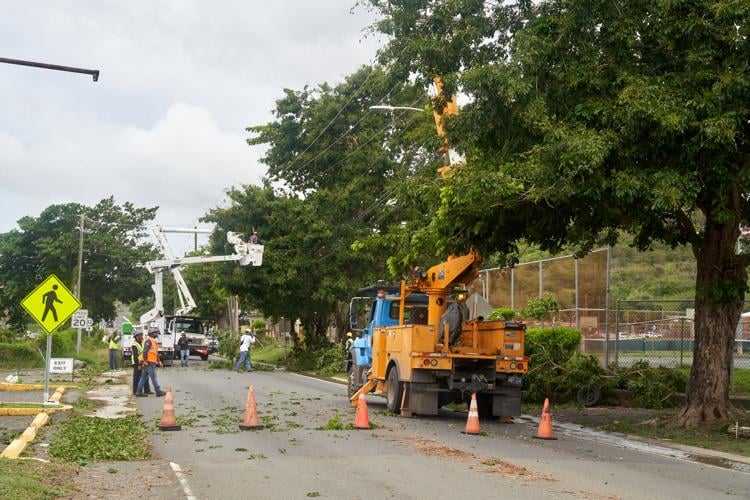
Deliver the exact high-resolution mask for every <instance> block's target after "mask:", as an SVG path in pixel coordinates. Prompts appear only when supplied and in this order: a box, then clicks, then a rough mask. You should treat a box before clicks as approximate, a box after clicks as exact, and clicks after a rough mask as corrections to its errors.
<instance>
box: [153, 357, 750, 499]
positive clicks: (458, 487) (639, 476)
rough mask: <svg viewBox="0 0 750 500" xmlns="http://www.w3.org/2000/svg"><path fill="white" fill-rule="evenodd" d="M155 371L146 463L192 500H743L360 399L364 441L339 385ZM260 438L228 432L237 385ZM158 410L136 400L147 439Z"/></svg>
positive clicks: (633, 455)
mask: <svg viewBox="0 0 750 500" xmlns="http://www.w3.org/2000/svg"><path fill="white" fill-rule="evenodd" d="M204 367H205V364H204V363H193V366H191V367H190V368H187V369H185V368H167V369H161V370H159V381H160V383H161V384H162V385H163V386H165V387H166V385H168V384H171V385H172V386H173V387H174V389H175V392H174V400H175V411H176V413H177V416H178V419H179V420H180V421H182V423H183V424H184V425H183V429H182V430H181V431H179V432H160V431H156V430H155V432H154V436H153V446H154V450H155V452H156V454H157V455H158V456H159V457H161V458H163V459H165V460H168V461H170V462H174V463H175V464H178V465H179V467H180V468H181V470H182V471H184V477H183V479H184V484H185V485H186V486H187V487H188V488H189V490H190V491H191V492H192V494H193V496H194V497H195V498H212V499H213V498H260V499H264V498H273V499H277V498H283V499H287V498H292V499H293V498H308V497H317V496H320V497H321V498H341V499H352V498H363V499H370V498H377V499H379V498H399V499H401V498H420V499H421V498H430V497H432V498H457V499H458V498H473V499H484V498H514V499H515V498H519V499H524V498H550V497H552V498H564V497H570V498H595V499H599V498H644V499H645V498H648V499H653V498H691V499H700V498H706V499H714V498H719V497H721V498H750V474H748V473H743V472H737V471H733V470H727V469H724V468H720V467H714V466H711V465H704V464H697V463H694V462H691V461H687V460H682V459H677V458H672V457H668V456H662V455H658V454H653V453H649V452H644V451H638V450H633V449H628V448H625V447H621V446H618V445H616V444H615V445H613V444H606V443H601V442H597V441H596V440H592V439H588V438H581V437H576V436H573V435H568V434H563V433H558V438H559V439H558V440H556V441H539V440H535V439H532V436H533V435H534V434H535V433H536V428H535V425H534V424H533V423H528V422H527V423H524V422H520V423H514V424H500V423H497V422H482V431H483V432H484V433H486V435H482V436H467V435H464V434H461V432H460V431H461V430H463V428H464V425H465V418H466V415H465V414H461V413H456V412H452V411H447V410H446V411H443V412H441V415H440V416H438V417H432V418H422V417H418V418H414V419H403V418H400V417H395V416H388V415H386V414H385V402H384V400H382V399H379V398H377V397H371V398H369V401H368V405H369V410H370V411H369V414H370V420H371V422H374V423H376V424H377V426H378V427H377V428H376V429H373V430H365V431H356V430H322V429H321V428H322V427H325V426H326V424H327V423H328V422H329V421H330V420H331V419H335V418H336V417H337V416H338V417H339V419H340V420H341V422H342V423H344V424H348V423H352V422H353V419H354V410H353V409H351V408H350V407H349V405H348V402H347V400H346V388H345V387H344V386H343V385H338V384H334V383H331V382H327V381H323V380H318V379H313V378H309V377H304V376H300V375H296V374H292V373H286V372H274V373H271V372H253V373H249V374H245V373H242V374H238V373H234V372H229V371H226V370H222V371H210V370H206V369H205V368H204ZM250 384H253V385H254V387H255V394H256V401H257V407H258V412H259V414H260V416H261V418H262V420H263V421H264V422H265V423H266V424H267V427H266V428H265V429H263V430H259V431H240V430H239V428H238V427H237V424H238V423H239V422H240V421H241V419H242V415H243V412H244V406H245V400H246V398H247V390H248V386H249V385H250ZM162 401H163V400H162V399H160V398H159V399H157V398H155V397H149V398H138V407H139V411H140V412H141V413H142V414H143V418H144V419H145V420H146V421H147V422H148V425H149V428H152V429H155V424H156V421H157V420H158V418H159V417H160V416H161V409H162Z"/></svg>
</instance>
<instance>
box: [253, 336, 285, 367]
mask: <svg viewBox="0 0 750 500" xmlns="http://www.w3.org/2000/svg"><path fill="white" fill-rule="evenodd" d="M264 340H265V343H264V345H263V347H256V346H253V348H252V350H251V351H250V359H251V360H252V361H259V362H261V363H269V364H272V365H280V364H282V363H283V362H284V360H285V359H286V351H285V350H284V346H283V345H278V344H275V343H273V339H271V338H267V340H266V339H264Z"/></svg>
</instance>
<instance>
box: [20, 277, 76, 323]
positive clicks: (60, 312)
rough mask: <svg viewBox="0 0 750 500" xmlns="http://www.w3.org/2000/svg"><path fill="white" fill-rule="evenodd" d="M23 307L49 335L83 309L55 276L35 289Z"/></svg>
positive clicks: (24, 301) (24, 300)
mask: <svg viewBox="0 0 750 500" xmlns="http://www.w3.org/2000/svg"><path fill="white" fill-rule="evenodd" d="M21 305H22V306H23V308H24V309H26V312H27V313H29V314H30V315H31V317H32V318H34V320H35V321H36V322H37V323H39V325H40V326H41V327H42V328H44V331H46V332H47V333H52V332H54V331H55V330H57V327H59V326H60V325H62V324H63V323H65V322H66V321H67V320H68V319H69V318H70V317H71V316H72V315H73V313H74V312H76V311H77V310H78V309H80V308H81V303H80V302H79V301H78V299H77V298H75V296H74V295H73V294H72V293H70V290H68V289H67V288H66V287H65V285H63V282H62V281H60V280H59V279H58V278H57V276H55V275H54V274H52V275H50V277H49V278H47V279H46V280H44V281H43V282H42V284H41V285H39V286H38V287H36V288H34V290H33V291H32V292H31V293H30V294H28V295H27V296H26V298H25V299H23V300H22V301H21Z"/></svg>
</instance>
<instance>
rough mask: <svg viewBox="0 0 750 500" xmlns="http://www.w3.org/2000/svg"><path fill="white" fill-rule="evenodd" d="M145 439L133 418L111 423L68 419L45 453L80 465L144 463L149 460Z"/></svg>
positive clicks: (138, 422) (149, 453)
mask: <svg viewBox="0 0 750 500" xmlns="http://www.w3.org/2000/svg"><path fill="white" fill-rule="evenodd" d="M147 438H148V432H147V431H146V428H145V427H144V425H143V423H142V422H141V419H140V417H138V416H137V415H134V416H130V417H124V418H112V419H110V418H99V417H80V416H71V417H70V418H68V419H67V420H65V421H64V422H63V423H62V424H61V425H60V428H59V430H58V431H57V433H56V434H55V437H54V439H53V440H52V443H51V444H50V447H49V453H50V455H52V456H53V457H55V458H61V459H63V460H66V461H68V462H76V463H78V464H80V465H86V464H87V463H88V462H92V461H98V460H144V459H147V458H150V457H151V449H150V446H149V444H148V439H147Z"/></svg>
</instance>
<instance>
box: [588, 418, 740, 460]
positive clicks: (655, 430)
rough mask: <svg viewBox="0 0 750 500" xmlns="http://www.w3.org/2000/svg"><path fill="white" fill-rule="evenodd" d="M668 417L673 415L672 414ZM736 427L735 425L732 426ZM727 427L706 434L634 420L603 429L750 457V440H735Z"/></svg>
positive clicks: (618, 422)
mask: <svg viewBox="0 0 750 500" xmlns="http://www.w3.org/2000/svg"><path fill="white" fill-rule="evenodd" d="M667 415H671V412H670V413H669V414H667ZM732 425H734V424H732ZM740 425H741V426H743V425H744V426H748V425H750V420H747V419H746V420H745V421H744V422H743V421H742V420H740ZM727 427H728V426H727V425H724V426H721V427H718V428H713V429H709V430H708V431H706V432H696V431H693V430H686V429H679V428H674V427H670V426H669V425H668V424H667V425H653V424H651V423H646V422H636V421H634V420H623V421H613V422H609V423H607V424H604V425H603V426H602V428H603V429H604V430H607V431H612V432H621V433H623V434H632V435H636V436H641V437H645V438H649V439H656V440H663V441H671V442H674V443H680V444H685V445H688V446H697V447H699V448H706V449H709V450H715V451H723V452H726V453H734V454H737V455H742V456H745V457H750V439H743V438H739V439H735V438H734V436H731V435H729V434H728V433H727Z"/></svg>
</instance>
